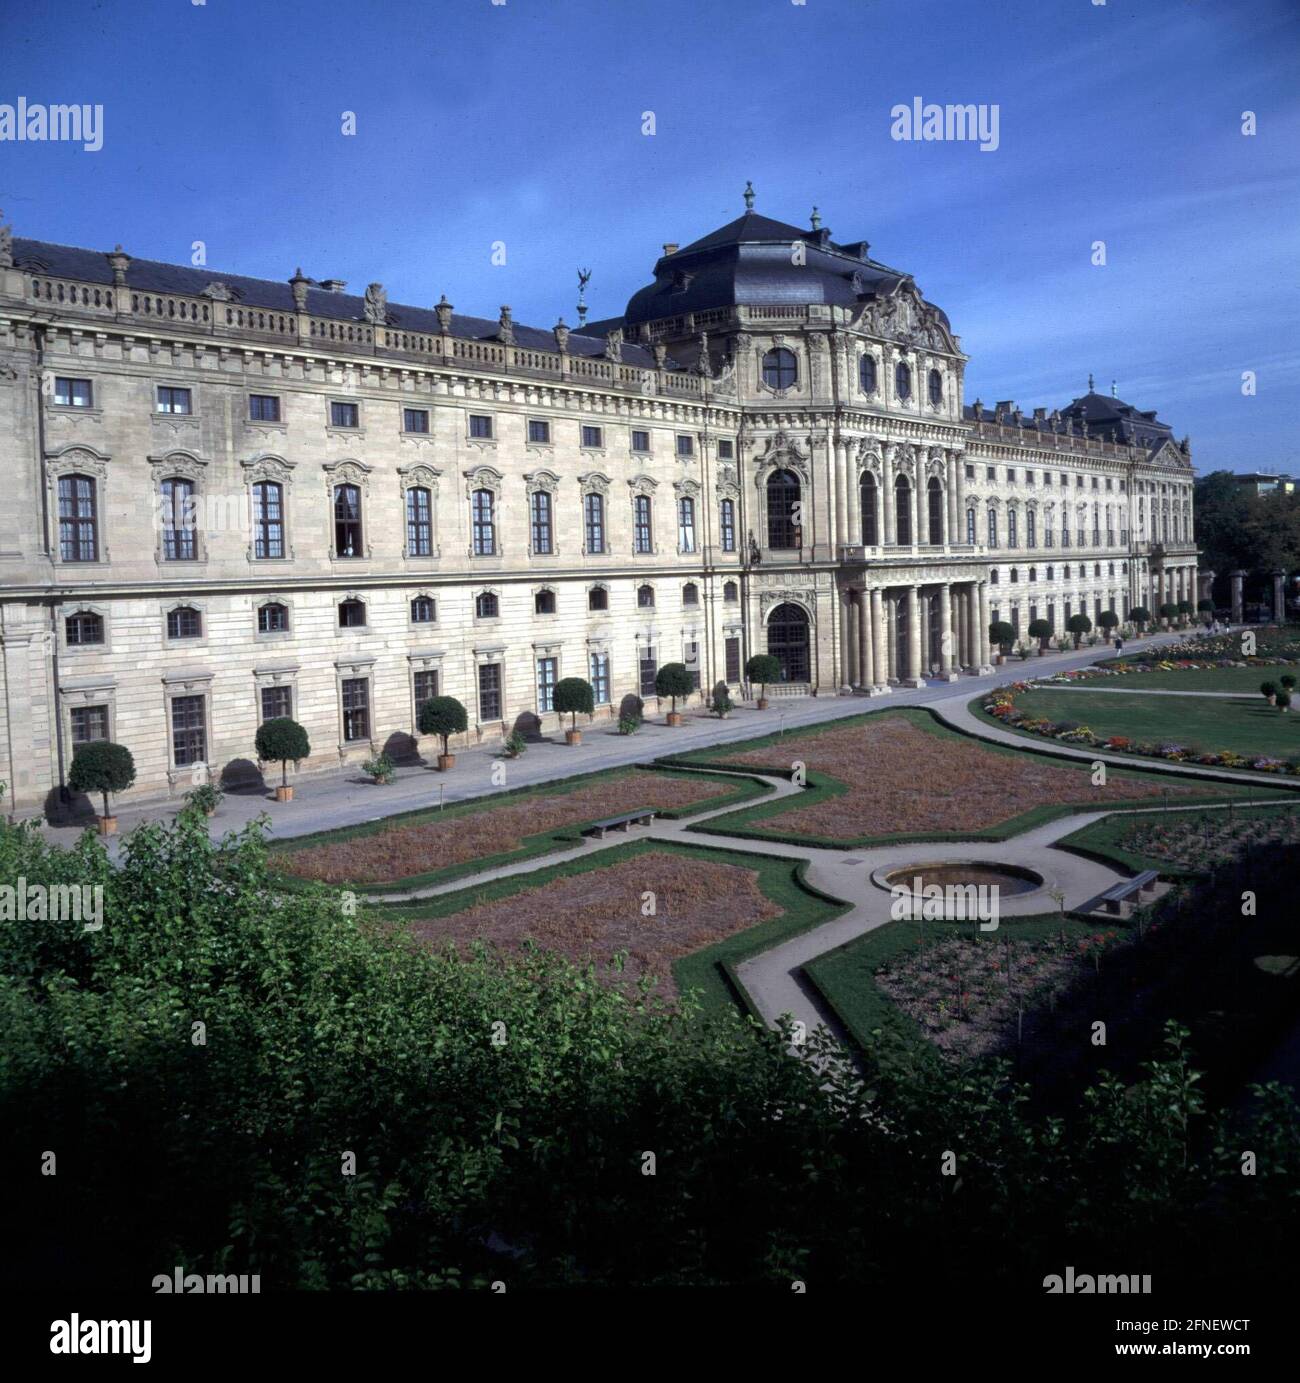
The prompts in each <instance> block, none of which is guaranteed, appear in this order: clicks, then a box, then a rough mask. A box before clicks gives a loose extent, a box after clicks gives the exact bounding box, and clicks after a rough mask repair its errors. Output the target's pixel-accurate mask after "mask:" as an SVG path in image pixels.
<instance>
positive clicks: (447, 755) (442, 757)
mask: <svg viewBox="0 0 1300 1383" xmlns="http://www.w3.org/2000/svg"><path fill="white" fill-rule="evenodd" d="M416 723H417V727H418V729H419V731H420V733H421V734H422V735H437V736H439V737H440V738H441V740H442V753H441V754H439V755H438V772H439V773H446V772H447V771H448V770H449V769H451V768H454V767H455V764H456V756H455V755H454V754H453V753H452V752H451V748H450V743H449V742H450V740H451V737H452V736H453V735H463V734H464V733H465V731H466V730H467V729H468V728H469V713H468V712H467V711H466V710H465V708H464V706H462V705H461V704H460V702H459V701H457V700H456V698H455V697H454V696H431V697H430V698H429V700H428V701H426V702H424V704H423V705H422V706H421V707H420V712H419V715H418V716H417V718H416Z"/></svg>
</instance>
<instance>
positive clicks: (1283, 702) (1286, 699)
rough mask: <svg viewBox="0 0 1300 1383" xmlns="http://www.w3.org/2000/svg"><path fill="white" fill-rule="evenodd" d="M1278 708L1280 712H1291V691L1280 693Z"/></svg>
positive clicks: (1278, 695)
mask: <svg viewBox="0 0 1300 1383" xmlns="http://www.w3.org/2000/svg"><path fill="white" fill-rule="evenodd" d="M1277 707H1278V710H1280V711H1289V710H1290V709H1291V693H1290V692H1289V691H1280V692H1278V694H1277Z"/></svg>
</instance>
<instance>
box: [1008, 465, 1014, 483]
mask: <svg viewBox="0 0 1300 1383" xmlns="http://www.w3.org/2000/svg"><path fill="white" fill-rule="evenodd" d="M1015 483H1016V468H1015V467H1014V466H1008V467H1007V484H1008V485H1014V484H1015Z"/></svg>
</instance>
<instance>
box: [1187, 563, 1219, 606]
mask: <svg viewBox="0 0 1300 1383" xmlns="http://www.w3.org/2000/svg"><path fill="white" fill-rule="evenodd" d="M1192 570H1193V571H1195V572H1196V592H1197V594H1196V598H1197V600H1213V599H1214V573H1213V572H1212V571H1208V570H1206V571H1199V570H1197V568H1195V567H1193V568H1192Z"/></svg>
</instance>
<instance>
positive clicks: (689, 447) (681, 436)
mask: <svg viewBox="0 0 1300 1383" xmlns="http://www.w3.org/2000/svg"><path fill="white" fill-rule="evenodd" d="M677 455H678V456H694V455H695V438H694V437H688V436H686V434H685V433H678V436H677Z"/></svg>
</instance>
